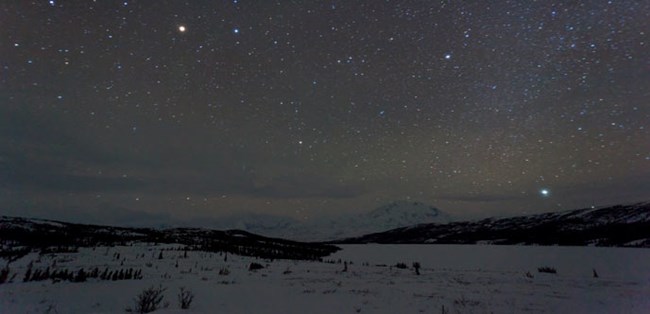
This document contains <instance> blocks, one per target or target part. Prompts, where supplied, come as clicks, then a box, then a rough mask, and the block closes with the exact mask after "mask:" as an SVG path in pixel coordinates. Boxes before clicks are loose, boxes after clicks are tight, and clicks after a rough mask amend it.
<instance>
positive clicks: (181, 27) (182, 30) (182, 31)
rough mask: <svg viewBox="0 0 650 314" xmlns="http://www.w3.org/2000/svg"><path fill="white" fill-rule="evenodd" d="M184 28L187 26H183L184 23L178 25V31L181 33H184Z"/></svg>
mask: <svg viewBox="0 0 650 314" xmlns="http://www.w3.org/2000/svg"><path fill="white" fill-rule="evenodd" d="M186 30H187V28H185V25H181V26H179V27H178V31H179V32H181V33H185V31H186Z"/></svg>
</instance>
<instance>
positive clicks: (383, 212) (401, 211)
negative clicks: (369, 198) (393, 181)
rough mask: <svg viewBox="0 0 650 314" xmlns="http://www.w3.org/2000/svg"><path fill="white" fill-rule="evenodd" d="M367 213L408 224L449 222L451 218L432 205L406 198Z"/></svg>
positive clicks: (369, 215) (370, 215)
mask: <svg viewBox="0 0 650 314" xmlns="http://www.w3.org/2000/svg"><path fill="white" fill-rule="evenodd" d="M366 215H367V216H368V217H370V218H372V219H388V220H393V221H395V222H396V223H398V224H401V223H402V222H403V223H406V225H409V224H418V223H447V222H449V221H450V220H451V219H450V217H449V215H447V214H446V213H443V212H441V211H440V210H439V209H437V208H435V207H433V206H431V205H428V204H425V203H422V202H418V201H406V200H398V201H393V202H390V203H388V204H386V205H383V206H380V207H377V208H376V209H374V210H372V211H371V212H369V213H367V214H366ZM402 226H405V225H402ZM402 226H399V227H402Z"/></svg>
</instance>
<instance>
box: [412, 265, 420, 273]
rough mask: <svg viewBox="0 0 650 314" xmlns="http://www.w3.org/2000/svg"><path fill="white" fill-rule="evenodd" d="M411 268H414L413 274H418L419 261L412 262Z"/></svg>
mask: <svg viewBox="0 0 650 314" xmlns="http://www.w3.org/2000/svg"><path fill="white" fill-rule="evenodd" d="M413 269H415V274H416V275H419V274H420V263H418V262H415V263H413Z"/></svg>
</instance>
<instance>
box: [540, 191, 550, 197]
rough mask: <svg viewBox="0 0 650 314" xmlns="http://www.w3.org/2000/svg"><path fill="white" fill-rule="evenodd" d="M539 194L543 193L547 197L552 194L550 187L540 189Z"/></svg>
mask: <svg viewBox="0 0 650 314" xmlns="http://www.w3.org/2000/svg"><path fill="white" fill-rule="evenodd" d="M539 194H542V196H544V197H546V196H549V195H551V191H549V190H548V189H541V190H540V191H539Z"/></svg>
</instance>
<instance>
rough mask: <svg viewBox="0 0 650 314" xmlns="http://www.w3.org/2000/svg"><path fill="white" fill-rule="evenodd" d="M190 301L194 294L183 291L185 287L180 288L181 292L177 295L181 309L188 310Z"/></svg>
mask: <svg viewBox="0 0 650 314" xmlns="http://www.w3.org/2000/svg"><path fill="white" fill-rule="evenodd" d="M192 300H194V293H192V291H189V290H185V287H181V291H180V292H179V293H178V303H180V306H181V309H184V310H186V309H189V308H190V305H191V304H192Z"/></svg>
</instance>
